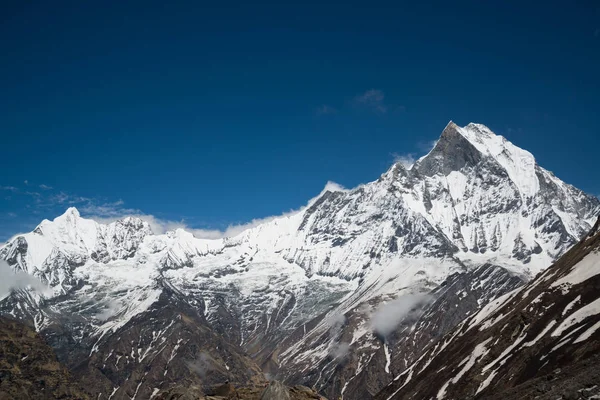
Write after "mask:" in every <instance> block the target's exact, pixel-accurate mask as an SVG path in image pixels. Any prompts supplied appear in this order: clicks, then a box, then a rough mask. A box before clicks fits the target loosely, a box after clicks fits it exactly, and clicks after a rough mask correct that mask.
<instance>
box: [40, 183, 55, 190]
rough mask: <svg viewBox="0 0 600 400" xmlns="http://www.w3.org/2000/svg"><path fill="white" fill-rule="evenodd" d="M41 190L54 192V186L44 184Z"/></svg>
mask: <svg viewBox="0 0 600 400" xmlns="http://www.w3.org/2000/svg"><path fill="white" fill-rule="evenodd" d="M40 189H43V190H52V189H53V188H52V186H48V185H44V184H43V183H42V184H41V185H40Z"/></svg>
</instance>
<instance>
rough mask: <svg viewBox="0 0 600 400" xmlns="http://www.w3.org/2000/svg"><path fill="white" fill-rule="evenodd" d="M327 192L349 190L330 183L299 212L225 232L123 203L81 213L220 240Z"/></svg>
mask: <svg viewBox="0 0 600 400" xmlns="http://www.w3.org/2000/svg"><path fill="white" fill-rule="evenodd" d="M326 191H330V192H343V191H347V189H345V188H344V187H343V186H342V185H339V184H337V183H335V182H331V181H329V182H327V184H326V185H325V187H324V188H323V190H322V191H321V193H319V195H318V196H315V197H313V198H312V199H310V200H309V202H308V204H307V205H306V206H304V207H301V208H299V209H297V210H290V211H288V212H285V213H282V214H279V215H273V216H269V217H265V218H255V219H253V220H251V221H249V222H245V223H242V224H231V225H229V226H228V227H227V228H225V229H224V230H219V229H198V228H193V227H190V226H188V225H187V224H186V222H185V220H180V221H176V220H169V219H164V218H158V217H156V216H154V215H151V214H144V213H142V212H140V211H139V210H135V209H127V208H120V206H122V205H123V202H122V201H118V202H114V203H107V204H103V205H100V206H98V205H93V206H89V207H84V208H81V210H80V211H82V212H83V213H84V214H85V215H84V216H85V217H86V218H91V219H93V220H95V221H97V222H100V223H110V222H114V221H116V220H117V219H121V218H124V217H138V218H141V219H142V220H144V221H146V222H148V224H149V225H150V229H152V232H154V233H155V234H157V235H160V234H163V233H165V232H167V231H171V230H175V229H184V230H186V231H188V232H191V233H192V234H193V235H194V236H195V237H197V238H199V239H220V238H224V237H233V236H236V235H239V234H240V233H242V232H244V231H245V230H248V229H252V228H255V227H257V226H259V225H262V224H265V223H268V222H271V221H273V220H274V219H277V218H285V217H289V216H291V215H294V214H297V213H299V212H301V211H302V210H304V209H305V208H306V207H310V206H311V205H312V204H313V203H314V201H315V200H316V199H317V198H319V197H320V196H321V195H322V194H324V193H325V192H326Z"/></svg>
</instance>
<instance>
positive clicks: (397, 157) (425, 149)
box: [391, 139, 438, 169]
mask: <svg viewBox="0 0 600 400" xmlns="http://www.w3.org/2000/svg"><path fill="white" fill-rule="evenodd" d="M437 142H438V141H437V139H436V140H428V141H421V142H418V143H417V147H418V148H419V151H420V153H421V154H427V153H429V152H430V151H431V150H432V149H433V148H434V147H435V145H436V144H437ZM391 156H392V158H393V160H394V164H397V163H400V164H401V165H402V166H403V167H404V168H406V169H409V168H411V167H412V166H413V165H414V164H415V162H416V161H417V160H418V159H419V156H418V155H417V153H395V152H394V153H391Z"/></svg>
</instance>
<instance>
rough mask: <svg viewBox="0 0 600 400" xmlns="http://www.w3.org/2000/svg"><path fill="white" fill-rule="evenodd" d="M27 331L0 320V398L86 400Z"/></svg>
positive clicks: (41, 343)
mask: <svg viewBox="0 0 600 400" xmlns="http://www.w3.org/2000/svg"><path fill="white" fill-rule="evenodd" d="M90 398H91V396H88V394H87V393H86V391H84V390H83V389H82V387H81V386H80V385H79V383H78V382H77V381H76V380H75V379H73V377H72V376H71V374H70V373H69V372H68V371H67V369H66V368H65V367H64V366H63V365H61V364H60V363H59V362H58V361H57V359H56V356H55V355H54V352H53V351H52V348H50V346H48V345H47V344H46V343H45V342H44V340H43V339H42V338H41V337H40V335H39V334H38V333H36V332H35V331H34V330H32V329H31V328H29V327H27V326H25V325H23V324H21V323H19V322H17V321H14V320H9V319H6V318H2V317H0V399H72V400H83V399H90Z"/></svg>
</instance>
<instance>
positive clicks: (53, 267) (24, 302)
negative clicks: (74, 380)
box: [0, 123, 600, 399]
mask: <svg viewBox="0 0 600 400" xmlns="http://www.w3.org/2000/svg"><path fill="white" fill-rule="evenodd" d="M524 170H525V172H522V171H524ZM515 171H517V172H515ZM515 173H517V175H518V177H515V178H514V179H515V180H519V179H520V181H519V182H517V183H515V182H514V181H513V178H511V176H513V177H514V176H515V175H514V174H515ZM337 189H339V188H337V187H334V186H332V185H328V187H326V189H325V190H324V191H323V192H322V193H321V194H320V195H319V196H317V197H316V198H314V199H312V200H311V201H310V202H309V204H308V205H307V206H306V207H304V208H302V209H301V210H300V211H298V212H297V213H294V214H290V215H285V216H282V217H279V218H275V219H272V220H270V221H268V222H266V223H263V224H260V225H258V226H256V227H253V228H250V229H247V230H245V231H243V232H241V233H239V234H237V235H235V236H232V237H226V238H220V239H201V238H195V237H194V235H193V234H192V233H191V232H187V231H185V230H183V229H177V230H174V231H169V232H166V233H165V234H154V233H153V232H152V229H151V227H150V225H149V224H148V223H147V222H145V221H143V220H142V219H140V218H135V217H128V218H125V219H122V220H118V221H115V222H112V223H110V224H99V223H97V222H95V221H92V220H88V219H85V218H82V217H81V216H80V215H79V212H78V211H77V210H76V209H74V208H70V209H68V210H67V212H66V213H65V214H63V215H62V216H59V217H57V218H55V220H54V221H48V220H46V221H43V222H42V223H41V224H40V225H39V226H38V227H37V228H36V229H35V230H34V231H33V232H31V233H28V234H24V235H19V236H17V237H14V238H13V239H12V240H11V241H9V242H8V243H7V244H5V245H4V246H3V247H1V248H0V258H1V259H5V260H6V261H7V262H8V263H9V265H11V267H12V268H13V269H15V270H21V271H24V272H26V273H28V274H30V275H33V276H35V277H36V278H38V279H40V280H41V281H42V282H44V283H46V284H47V285H48V286H49V287H50V292H51V294H49V295H41V294H39V293H37V292H34V291H28V290H25V289H20V290H16V291H14V292H13V293H12V294H10V295H9V296H8V297H5V298H4V299H0V314H8V315H11V316H12V317H14V318H19V319H22V320H24V321H26V322H28V323H29V324H31V325H32V326H35V328H36V330H38V331H40V332H42V333H44V334H45V335H47V336H49V337H56V338H57V337H59V335H62V336H61V337H68V338H69V339H68V340H66V339H65V342H64V343H68V345H63V344H64V343H63V342H60V343H57V346H59V348H60V351H58V356H59V358H61V359H62V360H67V365H69V366H70V367H73V364H72V362H69V361H68V360H75V359H77V357H79V355H80V354H88V357H89V358H90V359H93V360H97V359H98V357H96V356H94V355H95V354H96V353H98V352H99V353H102V354H104V355H105V356H108V357H111V356H109V354H110V350H109V349H108V348H107V346H111V343H114V340H115V335H117V337H118V336H119V335H120V334H122V333H123V332H125V330H131V329H132V327H131V325H132V324H138V325H139V326H140V327H142V326H143V327H145V328H144V329H145V330H146V332H147V334H149V335H151V332H152V328H151V327H152V325H153V324H159V323H158V322H152V323H151V322H149V318H153V317H151V315H153V313H152V310H153V308H152V307H154V306H155V305H156V304H162V305H161V307H162V308H163V309H166V307H167V304H163V303H162V302H160V299H161V298H162V297H161V296H164V295H165V293H166V292H168V293H170V294H169V296H175V297H174V298H176V299H177V300H176V301H179V302H181V304H187V305H188V306H189V307H190V308H189V309H190V315H191V314H193V313H194V312H197V313H198V318H199V319H198V321H200V322H198V324H200V325H201V326H202V328H201V330H202V331H203V332H206V333H205V334H206V335H207V338H208V337H213V336H212V335H213V334H216V335H222V337H223V339H224V340H225V341H226V342H227V343H228V345H230V346H229V347H227V348H228V349H230V350H229V354H230V357H234V358H235V359H242V358H243V357H245V356H246V354H248V355H251V358H252V361H253V362H254V363H256V364H257V365H258V366H259V367H261V368H263V369H264V370H265V371H267V370H268V371H270V373H273V374H282V375H283V376H284V378H285V377H287V378H288V379H297V377H298V371H303V370H306V369H307V368H311V369H312V371H313V372H314V374H306V375H307V376H308V377H307V378H306V379H307V380H306V381H304V382H299V383H303V384H307V385H313V384H314V385H316V386H317V387H318V388H320V389H323V390H330V389H327V382H329V381H336V382H337V383H336V384H335V385H329V386H330V387H331V388H334V389H331V390H332V391H331V392H328V393H327V394H328V395H329V396H330V397H333V396H337V395H339V394H340V393H341V392H343V388H347V387H349V386H348V385H349V384H350V382H351V381H352V380H353V379H354V382H358V381H359V380H361V379H363V378H362V377H359V378H357V377H358V376H361V375H360V373H361V371H362V370H361V368H364V366H365V365H368V364H369V363H378V364H381V365H383V366H382V367H381V371H382V372H381V373H380V375H379V376H378V377H377V379H376V380H377V382H376V383H372V384H369V385H368V386H369V387H372V389H370V390H372V391H373V392H372V393H371V392H370V394H371V395H373V394H375V393H376V391H378V388H379V389H380V388H381V387H383V386H382V385H384V384H385V383H386V382H387V380H388V379H390V374H391V372H390V371H391V370H393V369H394V368H402V366H401V364H402V363H398V364H397V362H396V358H397V357H400V356H401V355H402V354H404V355H406V356H407V357H418V356H419V355H420V352H421V351H422V350H423V348H421V347H417V348H412V349H410V348H409V347H410V346H408V345H407V344H406V343H403V344H402V343H400V342H401V341H399V342H398V346H401V347H399V348H397V349H396V348H394V347H393V345H395V344H397V343H382V342H381V340H380V339H379V338H378V337H377V335H375V334H374V330H373V327H372V326H371V322H370V321H371V318H372V315H373V313H374V312H376V310H377V309H378V308H379V307H380V306H381V305H382V304H386V303H387V302H391V301H394V299H398V298H404V297H403V296H414V295H422V294H427V295H431V296H433V298H434V299H439V298H440V297H439V296H443V293H442V292H440V291H439V288H440V285H442V284H446V283H447V284H449V285H459V284H458V283H456V282H454V281H449V279H450V277H451V276H454V275H455V274H463V275H461V276H469V278H468V279H475V280H477V279H485V277H490V276H493V279H492V280H490V281H489V282H490V286H487V287H486V290H485V291H483V290H482V291H475V290H474V289H473V293H477V295H474V296H473V298H469V301H466V300H465V301H461V300H462V299H458V298H454V297H452V296H450V298H445V300H444V302H445V303H444V304H441V303H440V304H439V307H440V309H447V307H448V304H451V305H452V306H454V305H455V304H454V303H456V306H457V307H458V306H459V304H460V307H459V308H460V312H461V313H465V314H466V313H472V312H475V311H476V310H477V309H478V308H479V307H481V306H482V305H483V303H484V302H487V301H489V300H491V298H493V297H494V296H496V295H500V294H502V293H504V291H506V290H508V289H510V288H513V287H514V286H515V285H519V284H521V282H522V281H524V280H528V279H531V278H532V277H533V276H535V275H536V274H537V273H539V272H540V271H542V270H543V269H544V268H545V267H546V266H547V265H549V264H550V262H551V261H553V260H555V259H556V258H558V256H560V255H561V254H562V253H564V251H566V249H568V248H569V247H570V246H571V245H572V244H574V243H576V242H577V241H578V240H579V238H580V237H581V236H582V235H583V234H585V233H587V232H588V231H589V229H590V228H591V227H592V225H593V223H594V221H592V218H593V216H595V214H597V213H598V211H599V210H600V201H598V199H596V198H594V197H592V196H589V195H586V194H585V193H583V192H581V191H579V190H578V189H576V188H574V187H572V186H570V185H567V184H565V183H564V182H562V181H560V180H559V179H558V178H556V177H554V176H553V175H552V174H551V173H550V172H548V171H546V170H544V169H543V168H541V167H539V166H538V165H537V163H535V159H534V158H533V156H532V155H531V154H530V153H528V152H526V151H524V150H521V149H518V148H517V147H516V146H514V145H512V144H511V143H510V142H508V141H507V140H506V139H504V138H502V137H500V136H497V135H495V134H493V132H491V131H490V130H489V129H488V128H486V127H485V126H483V125H480V124H470V125H467V126H466V127H462V128H461V127H458V126H457V125H456V124H454V123H449V124H448V125H447V126H446V128H445V129H444V131H443V132H442V135H441V137H440V140H439V141H438V142H437V143H436V145H435V146H434V148H433V149H432V151H431V152H430V153H429V154H427V155H426V156H424V157H422V158H420V159H419V160H418V161H417V162H416V163H415V164H414V165H413V166H412V167H411V168H405V167H403V166H402V165H400V164H398V163H397V164H394V165H393V166H392V167H391V168H390V169H389V170H388V171H387V172H385V173H384V174H382V175H381V176H380V177H379V179H377V180H375V181H373V182H370V183H367V184H364V185H360V186H358V187H357V188H354V189H350V190H337ZM484 265H488V266H490V268H494V271H495V272H494V274H492V275H490V273H489V271H490V270H489V269H485V268H483V269H482V268H481V267H482V266H484ZM464 274H467V275H464ZM468 274H471V275H468ZM513 276H516V277H518V279H511V277H513ZM448 282H450V283H448ZM452 282H454V283H452ZM506 282H510V284H509V285H508V286H506V285H505V284H506ZM459 286H460V287H463V286H464V287H465V288H469V284H468V282H462V283H460V285H459ZM459 286H456V287H459ZM469 290H471V289H469ZM406 298H408V297H406ZM174 301H175V300H174ZM436 301H437V300H436ZM439 301H441V300H439ZM186 307H187V306H186ZM193 310H196V311H193ZM160 315H168V313H167V312H166V311H163V312H161V313H160ZM340 315H341V316H343V317H344V318H343V319H344V322H342V323H341V324H340V322H339V321H340V319H339V317H340ZM190 318H191V317H190ZM431 318H433V317H431ZM153 321H154V320H153ZM336 321H337V322H336ZM432 321H433V320H432ZM455 323H456V322H455V319H454V318H453V319H449V320H444V321H437V322H435V323H433V322H432V323H430V324H428V323H426V322H424V323H423V326H424V328H423V329H425V330H427V329H433V328H431V327H433V326H434V325H435V324H438V326H444V327H445V328H444V329H449V328H451V325H452V324H455ZM157 326H158V325H157ZM160 326H162V323H161V324H160ZM178 326H179V325H178ZM428 326H429V328H427V327H428ZM333 327H337V328H335V329H334V328H333ZM405 328H406V327H405ZM199 329H200V328H199ZM407 329H408V328H407ZM155 331H156V332H159V331H160V332H163V329H162V328H161V329H158V328H156V329H155ZM174 334H175V333H173V332H170V331H169V332H166V331H165V332H163V333H161V335H163V337H161V338H159V339H156V338H154V337H150V338H147V339H145V340H146V341H147V342H148V343H154V341H155V340H163V338H164V340H171V339H167V336H166V335H168V337H171V336H170V335H174ZM423 335H424V337H436V335H435V334H434V333H433V332H429V333H427V332H424V333H423ZM61 340H62V339H61ZM398 340H399V339H398ZM429 341H430V340H429V339H427V340H425V339H424V340H421V341H420V343H421V345H422V346H425V345H426V343H429ZM165 343H166V342H165ZM169 343H171V342H169ZM174 343H176V341H175V342H172V347H171V349H172V348H174V346H175V344H174ZM283 343H285V344H286V348H282V347H281V345H282V344H283ZM388 345H389V346H388ZM178 349H179V348H178ZM344 349H347V350H346V351H348V352H349V353H350V354H352V355H353V356H352V357H350V358H346V357H343V358H341V359H338V358H337V357H332V354H340V352H342V351H341V350H344ZM135 350H136V351H133V352H132V353H131V354H130V355H129V358H127V360H128V361H127V366H126V368H129V369H130V370H129V372H130V373H133V372H134V371H137V370H138V369H137V368H138V367H137V366H138V365H144V368H150V369H152V368H154V367H152V366H151V365H149V364H147V363H148V362H149V361H148V359H147V358H145V357H141V355H140V354H141V353H140V354H138V353H139V352H138V351H137V349H135ZM165 351H166V350H165ZM124 355H125V353H123V354H122V355H121V359H124V358H123V357H124ZM196 356H197V357H200V355H190V357H196ZM157 357H158V356H157ZM228 357H229V356H228ZM395 357H396V358H395ZM211 359H213V360H217V359H218V357H216V355H215V356H211ZM156 360H158V358H157V359H156ZM94 362H99V361H94ZM152 362H154V361H152ZM157 362H158V361H157ZM406 362H408V360H407V361H406ZM396 364H397V365H398V366H397V367H396ZM119 365H120V364H119ZM341 366H343V368H342V367H341ZM94 368H95V370H98V371H102V370H103V368H102V367H101V365H100V366H98V365H95V366H94ZM215 368H216V369H217V370H223V368H224V366H223V365H219V366H218V367H215ZM184 369H185V368H183V369H182V370H181V371H183V370H184ZM181 371H180V373H181ZM107 373H108V372H107ZM190 373H191V372H190ZM136 376H137V375H136ZM371 378H372V377H365V378H364V379H367V380H369V379H371ZM103 379H104V378H102V379H101V380H102V381H103ZM136 379H141V380H140V381H139V382H138V381H136V382H135V385H142V386H141V387H142V389H140V390H142V391H144V393H150V392H151V389H154V386H153V387H150V386H149V385H159V386H160V385H161V384H163V383H164V382H163V383H161V381H160V380H159V377H158V376H155V377H154V378H153V379H155V381H154V382H152V383H144V382H146V381H145V380H144V379H143V378H139V377H138V378H136ZM190 379H192V378H191V377H190ZM109 380H110V379H109ZM104 382H105V381H104ZM119 382H120V381H119ZM115 384H116V383H115ZM164 384H166V383H164ZM123 385H125V384H124V383H123V382H121V384H119V385H118V387H122V386H123ZM135 385H134V386H135ZM319 385H321V386H319ZM101 386H102V387H103V388H104V389H102V390H106V382H105V383H103V384H102V385H101ZM157 387H158V386H157ZM118 390H122V391H123V392H122V393H123V394H122V395H123V396H125V393H126V392H128V391H131V386H130V384H127V385H126V387H125V386H123V389H118ZM119 393H121V392H119ZM129 395H131V393H129ZM345 396H346V398H349V399H351V397H348V396H350V394H348V393H346V394H345ZM116 398H118V397H116Z"/></svg>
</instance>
